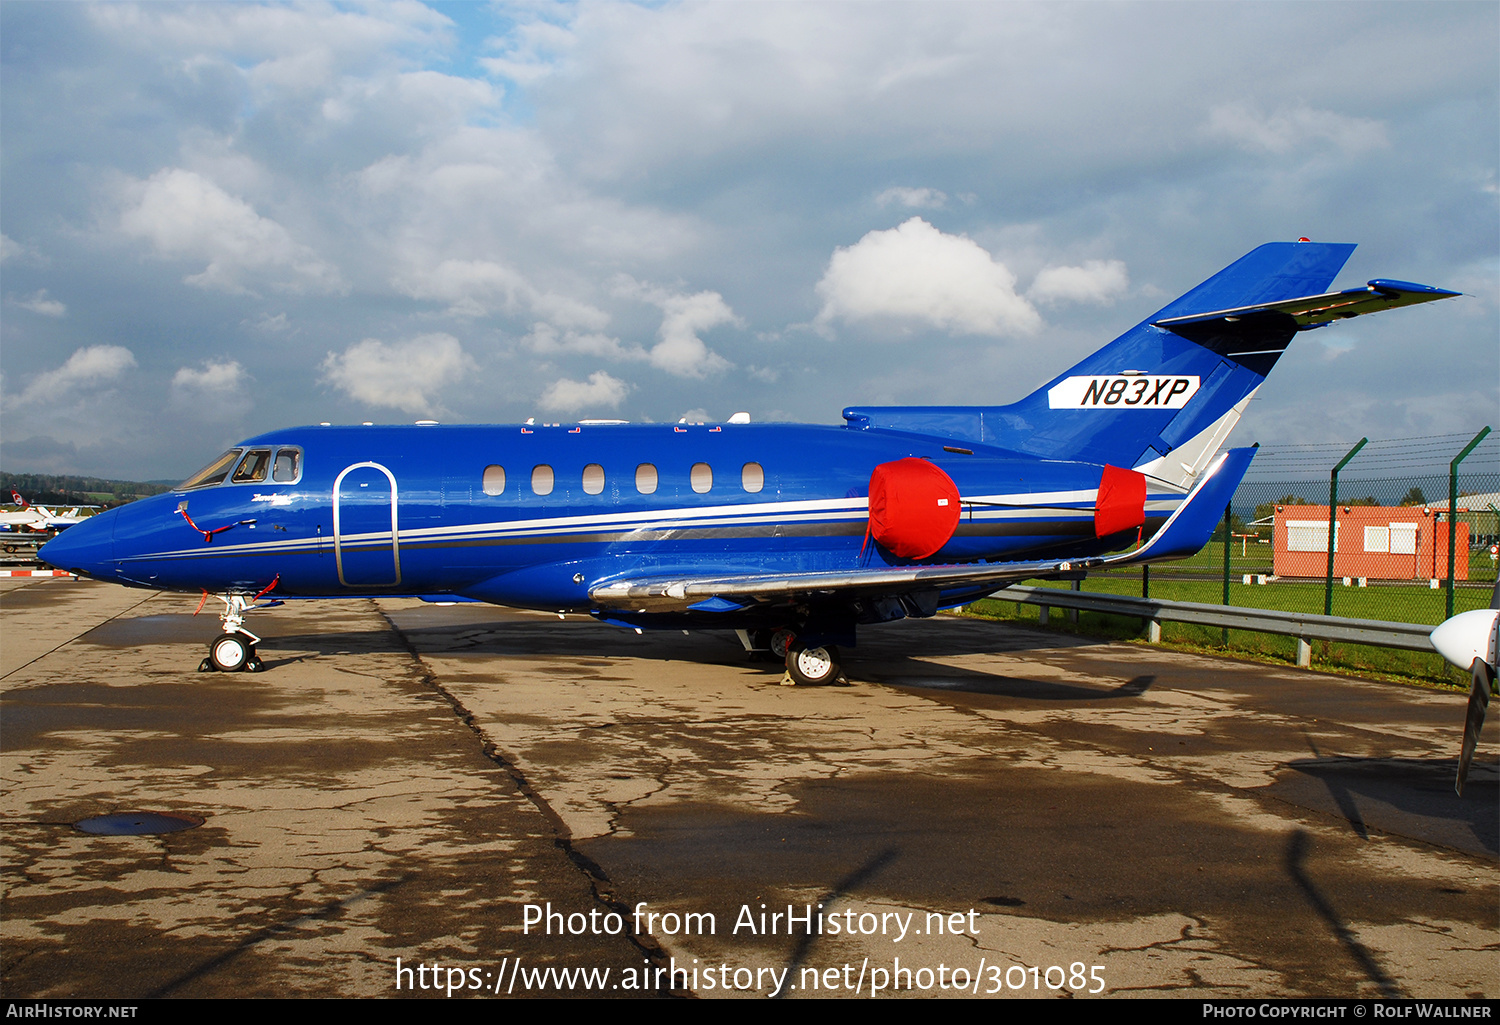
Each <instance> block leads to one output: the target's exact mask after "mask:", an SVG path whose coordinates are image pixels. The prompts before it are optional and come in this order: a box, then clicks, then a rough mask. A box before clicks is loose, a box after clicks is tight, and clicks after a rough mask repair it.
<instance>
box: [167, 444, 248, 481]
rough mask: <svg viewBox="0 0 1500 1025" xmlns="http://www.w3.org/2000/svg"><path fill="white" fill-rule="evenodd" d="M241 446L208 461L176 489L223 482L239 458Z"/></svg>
mask: <svg viewBox="0 0 1500 1025" xmlns="http://www.w3.org/2000/svg"><path fill="white" fill-rule="evenodd" d="M243 451H244V449H242V448H232V449H230V450H229V451H228V452H225V453H224V454H223V455H222V456H220V457H219V458H217V459H215V460H214V461H213V462H211V463H209V464H208V465H207V466H205V467H204V468H203V469H201V470H199V471H198V472H197V473H195V474H193V475H192V476H191V477H189V478H188V479H187V480H185V481H183V482H182V483H181V484H179V485H177V487H176V489H175V490H177V491H191V490H192V489H193V488H211V487H213V486H214V485H215V484H222V483H224V478H225V477H227V476H228V475H229V470H230V468H231V467H233V466H234V464H235V461H236V460H238V459H239V457H240V453H241V452H243Z"/></svg>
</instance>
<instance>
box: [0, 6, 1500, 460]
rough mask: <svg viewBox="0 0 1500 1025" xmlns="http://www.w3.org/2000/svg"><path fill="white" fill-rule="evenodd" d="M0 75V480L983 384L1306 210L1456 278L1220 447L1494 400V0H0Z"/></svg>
mask: <svg viewBox="0 0 1500 1025" xmlns="http://www.w3.org/2000/svg"><path fill="white" fill-rule="evenodd" d="M0 74H3V78H0V161H3V164H0V236H3V237H0V260H3V263H0V468H3V469H6V470H9V471H13V472H39V473H81V474H88V475H95V476H102V477H108V478H124V479H168V478H170V479H180V478H183V477H186V476H187V475H188V474H189V473H191V472H192V471H193V470H195V469H196V468H197V467H199V466H200V465H202V464H204V463H206V462H208V461H209V460H210V459H211V458H212V457H213V456H215V455H216V454H217V453H218V452H220V451H222V450H223V449H225V448H227V447H229V446H230V445H232V444H233V443H235V442H236V441H238V440H239V439H241V438H244V437H248V436H251V435H254V434H258V433H261V432H263V431H266V430H271V429H274V428H280V427H288V426H292V425H296V424H302V423H319V422H324V421H328V422H333V423H360V422H365V421H374V422H381V423H401V422H411V421H414V420H418V419H436V420H441V421H444V422H477V423H487V422H515V421H519V420H525V419H527V418H528V417H535V418H537V419H538V420H540V421H543V422H559V421H567V420H577V419H581V418H620V419H628V420H632V421H676V420H677V419H679V418H680V417H684V416H685V417H688V418H689V419H691V420H723V419H727V418H728V417H729V416H730V415H731V414H733V413H735V412H738V411H742V410H743V411H746V412H749V413H750V415H751V417H752V418H753V419H754V420H757V421H764V420H798V421H809V422H815V423H838V422H841V421H840V411H841V410H842V409H843V408H844V407H845V406H848V405H856V404H866V405H867V404H911V405H922V404H950V403H975V404H1001V403H1006V402H1011V401H1014V400H1016V399H1019V398H1021V397H1022V396H1024V395H1026V394H1027V393H1029V392H1030V391H1032V390H1033V389H1035V388H1036V387H1038V386H1039V385H1041V384H1042V383H1044V382H1045V381H1047V380H1049V379H1051V378H1052V377H1054V376H1055V375H1057V374H1058V373H1060V372H1061V371H1063V370H1064V369H1066V368H1067V367H1069V366H1071V365H1072V364H1073V363H1074V362H1076V361H1078V360H1079V359H1081V358H1083V357H1084V356H1085V355H1087V354H1088V353H1089V352H1091V351H1093V350H1094V349H1096V348H1098V347H1099V346H1101V345H1103V344H1104V343H1105V342H1107V341H1109V340H1110V339H1111V338H1113V337H1114V336H1115V335H1117V334H1119V333H1120V332H1122V331H1124V330H1125V329H1127V328H1128V327H1130V326H1132V325H1133V324H1135V323H1137V322H1138V321H1140V320H1142V319H1143V318H1145V317H1146V316H1148V315H1150V314H1151V313H1152V312H1154V311H1155V310H1156V309H1158V308H1160V307H1161V306H1163V305H1165V304H1166V303H1167V301H1169V300H1170V299H1172V298H1173V297H1175V296H1177V295H1179V294H1181V293H1183V292H1185V291H1187V290H1188V289H1189V288H1191V287H1192V286H1193V285H1195V284H1197V283H1198V282H1199V281H1202V280H1203V279H1205V278H1207V277H1209V276H1210V275H1212V274H1213V273H1215V272H1216V271H1218V270H1219V269H1221V268H1222V267H1224V266H1226V265H1227V264H1229V263H1231V262H1232V261H1234V260H1235V259H1237V258H1238V257H1240V256H1242V255H1243V254H1245V253H1246V252H1249V251H1250V250H1251V249H1253V248H1254V247H1255V246H1257V245H1259V244H1260V243H1262V242H1267V241H1273V240H1292V239H1296V238H1298V237H1308V238H1312V239H1314V240H1317V241H1328V242H1355V243H1358V244H1359V248H1358V249H1357V250H1356V251H1355V254H1354V256H1353V258H1352V259H1351V260H1350V262H1349V264H1348V265H1347V266H1346V268H1345V270H1344V273H1343V274H1342V275H1341V276H1340V277H1339V279H1338V280H1337V282H1336V285H1337V287H1353V286H1356V285H1360V284H1363V283H1364V282H1365V281H1366V280H1368V279H1370V278H1376V277H1385V278H1397V279H1401V280H1407V281H1417V282H1422V283H1426V284H1432V285H1438V286H1441V287H1445V288H1451V289H1456V290H1461V291H1462V292H1464V293H1465V295H1464V296H1463V297H1462V298H1460V299H1455V300H1448V301H1445V302H1442V303H1435V304H1431V305H1427V306H1422V307H1418V308H1415V309H1408V310H1398V311H1394V312H1390V313H1384V314H1381V315H1379V316H1372V317H1366V318H1361V319H1359V320H1357V321H1352V322H1350V323H1347V324H1342V325H1337V326H1335V327H1332V328H1328V329H1325V330H1322V331H1317V332H1313V333H1310V334H1307V335H1303V336H1300V337H1299V338H1298V339H1297V340H1296V341H1295V342H1294V344H1293V347H1292V349H1291V351H1290V352H1289V353H1288V354H1287V356H1286V357H1284V358H1283V359H1282V361H1281V362H1280V364H1279V365H1278V366H1277V368H1276V370H1275V371H1274V372H1273V374H1272V375H1271V377H1270V378H1269V380H1268V381H1267V383H1266V385H1265V386H1264V387H1263V388H1262V389H1261V391H1260V393H1259V395H1258V397H1257V399H1256V400H1255V401H1254V402H1253V403H1252V404H1251V406H1250V409H1249V411H1248V413H1247V414H1246V417H1245V419H1244V420H1243V421H1242V422H1241V425H1240V427H1239V428H1238V429H1237V430H1236V432H1235V435H1234V441H1235V443H1237V444H1249V443H1250V442H1252V441H1258V442H1260V443H1262V444H1263V445H1265V446H1267V447H1268V450H1270V451H1274V450H1276V449H1277V448H1278V447H1281V448H1284V449H1290V448H1291V447H1292V446H1298V445H1313V444H1320V445H1328V444H1335V443H1338V444H1342V443H1344V442H1346V441H1347V442H1349V443H1352V442H1353V441H1356V440H1358V439H1359V438H1360V437H1362V436H1368V437H1370V438H1372V439H1379V440H1384V441H1392V440H1400V439H1421V438H1430V437H1432V436H1437V435H1455V436H1456V435H1463V436H1464V437H1465V438H1467V437H1468V436H1471V435H1472V434H1473V433H1474V432H1476V431H1477V430H1479V428H1481V427H1483V426H1485V425H1487V424H1488V425H1496V426H1500V424H1497V420H1500V187H1497V163H1500V5H1497V4H1495V3H1489V2H1480V3H1469V2H1466V3H1453V4H1443V3H1422V4H1410V3H1338V4H1332V3H1310V4H1301V3H1215V4H1179V3H1150V4H1125V3H1120V4H1113V3H1084V4H1069V3H1037V4H1027V3H980V2H971V3H957V4H945V3H921V4H905V3H895V2H891V3H833V4H820V3H793V2H780V3H753V2H739V3H729V2H718V3H694V4H677V3H653V4H632V3H612V2H600V3H577V4H575V3H563V4H549V3H516V4H506V3H499V4H487V3H459V2H443V3H437V2H434V3H427V4H422V3H417V2H414V0H406V2H392V3H379V4H372V5H353V4H258V3H232V2H231V3H198V4H173V3H147V4H140V5H137V4H129V3H107V4H87V3H66V4H59V3H31V2H24V0H5V2H4V3H3V4H0ZM1445 444H1446V443H1445ZM1461 444H1462V439H1461V440H1460V441H1459V445H1460V446H1461ZM1335 447H1336V446H1335ZM1440 447H1441V446H1440ZM1456 447H1457V446H1455V448H1456ZM1485 447H1486V448H1500V445H1497V444H1496V442H1495V441H1494V440H1492V441H1491V442H1487V443H1486V446H1485ZM1375 450H1377V447H1372V451H1375ZM1483 455H1484V453H1481V452H1476V456H1475V458H1479V457H1482V456H1483ZM1335 458H1336V456H1335ZM1448 458H1451V454H1449V455H1444V456H1442V458H1441V462H1442V463H1443V464H1445V463H1446V460H1447V459H1448Z"/></svg>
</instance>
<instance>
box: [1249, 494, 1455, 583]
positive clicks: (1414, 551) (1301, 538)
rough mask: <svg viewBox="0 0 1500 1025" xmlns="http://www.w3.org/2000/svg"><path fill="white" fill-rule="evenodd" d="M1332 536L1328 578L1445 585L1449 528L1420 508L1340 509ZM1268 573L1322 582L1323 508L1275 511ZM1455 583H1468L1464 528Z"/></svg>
mask: <svg viewBox="0 0 1500 1025" xmlns="http://www.w3.org/2000/svg"><path fill="white" fill-rule="evenodd" d="M1336 523H1337V526H1336V528H1335V534H1334V554H1333V575H1334V576H1336V577H1367V578H1369V579H1372V580H1432V579H1438V580H1444V579H1447V576H1448V528H1449V524H1448V521H1447V520H1446V519H1443V520H1441V521H1439V519H1438V513H1437V511H1436V510H1434V509H1432V508H1430V507H1427V508H1424V507H1422V506H1379V505H1352V506H1351V505H1341V506H1339V507H1338V515H1337V517H1336ZM1275 528H1276V533H1275V537H1274V539H1273V541H1272V544H1273V563H1272V566H1273V570H1272V571H1273V572H1274V573H1275V574H1276V575H1277V576H1279V577H1321V576H1323V575H1325V574H1326V573H1327V572H1328V506H1326V505H1278V506H1277V507H1276V525H1275ZM1455 541H1456V542H1457V543H1456V544H1455V546H1454V550H1455V559H1454V562H1455V563H1456V565H1455V566H1454V574H1453V579H1455V580H1467V579H1469V525H1468V524H1467V523H1463V522H1460V523H1459V524H1458V535H1457V537H1456V538H1455Z"/></svg>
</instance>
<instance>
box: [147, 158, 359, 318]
mask: <svg viewBox="0 0 1500 1025" xmlns="http://www.w3.org/2000/svg"><path fill="white" fill-rule="evenodd" d="M125 193H126V206H125V209H124V211H123V213H122V214H121V215H120V227H121V229H122V230H123V231H124V232H125V233H126V234H127V235H133V236H136V237H138V238H143V239H145V240H147V241H148V242H150V243H151V244H152V245H154V246H155V247H156V251H157V253H158V254H160V255H161V256H164V257H185V258H187V259H194V260H207V261H208V266H206V267H205V268H204V269H203V270H202V271H201V272H200V273H198V274H190V275H188V276H187V277H186V278H184V279H183V280H184V281H186V282H187V283H188V284H190V285H197V286H198V287H200V288H206V289H214V290H218V291H224V292H248V291H249V290H250V287H249V286H250V285H252V284H256V283H260V282H265V283H267V284H269V285H271V286H272V287H275V288H280V289H285V290H288V291H296V292H301V291H316V292H331V291H338V290H339V289H340V288H341V287H342V286H341V284H340V281H339V274H338V271H337V270H336V269H335V268H334V267H333V266H331V265H330V264H328V263H326V262H324V261H323V260H320V259H319V258H318V257H317V256H316V254H314V253H313V251H312V250H311V249H309V248H308V247H307V246H304V245H302V244H300V243H298V242H297V241H295V240H294V239H293V238H292V236H291V234H290V233H289V232H288V231H287V230H286V229H285V228H284V227H282V226H281V225H280V224H278V223H276V222H275V221H273V220H271V219H270V218H267V217H262V216H261V215H260V214H258V213H256V212H255V209H254V208H253V207H252V206H251V205H250V204H249V203H246V202H245V201H244V200H243V199H239V198H237V197H235V196H231V195H229V193H227V192H225V191H224V190H223V189H221V188H219V187H218V186H217V185H215V184H214V183H213V182H211V181H209V180H208V179H207V178H205V177H203V176H202V175H200V174H197V173H195V172H193V171H187V170H184V169H182V168H167V169H165V170H162V171H158V172H157V173H156V174H154V175H152V176H151V177H150V178H149V179H147V180H146V181H144V182H140V181H136V182H132V183H130V185H129V186H127V188H126V190H125Z"/></svg>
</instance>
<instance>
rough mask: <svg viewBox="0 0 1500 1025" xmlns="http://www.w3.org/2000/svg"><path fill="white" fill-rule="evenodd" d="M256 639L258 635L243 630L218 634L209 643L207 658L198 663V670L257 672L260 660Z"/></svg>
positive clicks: (203, 671) (260, 664) (205, 671)
mask: <svg viewBox="0 0 1500 1025" xmlns="http://www.w3.org/2000/svg"><path fill="white" fill-rule="evenodd" d="M258 640H260V638H259V637H256V636H255V635H254V634H252V633H248V632H246V631H244V630H236V631H235V632H234V633H227V634H220V635H219V636H218V637H215V638H214V639H213V641H212V642H211V643H210V644H209V646H208V658H206V659H204V660H203V661H202V662H201V663H200V664H199V665H198V672H200V673H213V672H218V673H238V672H240V671H242V670H243V671H244V672H247V673H256V672H259V671H260V669H261V666H262V662H261V660H260V656H259V655H258V654H257V653H256V651H255V642H256V641H258Z"/></svg>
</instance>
